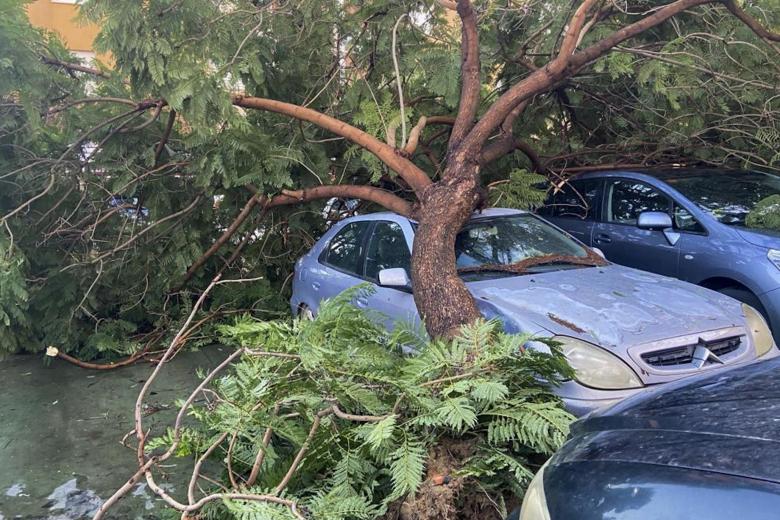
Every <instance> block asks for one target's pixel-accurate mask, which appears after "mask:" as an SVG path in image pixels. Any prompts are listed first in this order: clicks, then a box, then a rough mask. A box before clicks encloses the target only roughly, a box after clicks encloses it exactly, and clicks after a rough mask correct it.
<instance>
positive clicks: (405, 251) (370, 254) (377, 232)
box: [366, 222, 412, 280]
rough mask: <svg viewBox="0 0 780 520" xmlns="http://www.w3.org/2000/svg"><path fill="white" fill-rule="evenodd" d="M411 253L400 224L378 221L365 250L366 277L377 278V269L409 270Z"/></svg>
mask: <svg viewBox="0 0 780 520" xmlns="http://www.w3.org/2000/svg"><path fill="white" fill-rule="evenodd" d="M411 264H412V255H411V253H410V252H409V246H407V245H406V238H405V237H404V232H403V230H402V229H401V226H399V225H398V224H396V223H395V222H378V223H377V224H376V225H375V226H374V233H373V234H372V235H371V239H370V240H369V242H368V249H367V250H366V278H370V279H372V280H378V279H379V271H381V270H382V269H392V268H394V267H403V268H404V269H406V272H407V274H408V273H409V272H410V268H411Z"/></svg>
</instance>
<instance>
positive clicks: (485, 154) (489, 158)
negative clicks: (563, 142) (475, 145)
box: [481, 134, 545, 173]
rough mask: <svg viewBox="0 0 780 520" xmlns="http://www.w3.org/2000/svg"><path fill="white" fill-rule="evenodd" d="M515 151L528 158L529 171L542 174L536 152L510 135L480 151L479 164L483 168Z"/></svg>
mask: <svg viewBox="0 0 780 520" xmlns="http://www.w3.org/2000/svg"><path fill="white" fill-rule="evenodd" d="M515 150H519V151H521V152H523V154H525V156H526V157H528V160H529V161H530V162H531V169H532V170H533V171H534V172H536V173H544V170H545V168H544V165H543V164H542V160H541V158H540V157H539V154H538V153H537V152H536V150H535V149H534V148H533V147H532V146H531V145H530V144H528V143H526V142H525V141H520V140H519V139H517V138H515V136H514V135H512V134H507V135H506V136H505V137H503V138H501V139H500V140H497V141H496V142H494V143H491V144H489V145H488V146H486V147H485V148H484V150H482V160H481V164H482V165H483V166H484V165H486V164H489V163H491V162H493V161H495V160H496V159H500V158H501V157H503V156H505V155H507V154H509V153H512V152H513V151H515Z"/></svg>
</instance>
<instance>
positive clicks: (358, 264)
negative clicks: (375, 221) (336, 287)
mask: <svg viewBox="0 0 780 520" xmlns="http://www.w3.org/2000/svg"><path fill="white" fill-rule="evenodd" d="M368 226H369V223H368V222H352V223H351V224H347V225H346V226H344V229H342V230H341V231H339V232H338V233H337V234H336V236H334V237H333V238H332V239H331V241H330V243H329V244H328V247H327V248H326V249H325V251H324V252H323V256H321V257H320V259H321V260H322V261H324V262H325V263H326V264H328V265H330V266H331V267H335V268H336V269H339V270H341V271H346V272H348V273H352V274H355V275H357V276H363V242H364V236H365V233H366V230H367V229H368Z"/></svg>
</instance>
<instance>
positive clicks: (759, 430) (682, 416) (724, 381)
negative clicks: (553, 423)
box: [511, 359, 780, 520]
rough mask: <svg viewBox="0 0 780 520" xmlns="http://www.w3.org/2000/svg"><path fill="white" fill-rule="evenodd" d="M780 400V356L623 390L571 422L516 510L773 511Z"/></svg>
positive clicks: (582, 516)
mask: <svg viewBox="0 0 780 520" xmlns="http://www.w3.org/2000/svg"><path fill="white" fill-rule="evenodd" d="M779 404H780V359H775V360H772V361H769V362H767V363H757V364H753V365H750V366H746V367H740V368H737V369H735V370H726V371H723V372H720V373H715V374H709V375H707V376H702V377H697V378H691V379H688V380H686V381H685V382H681V383H674V384H671V385H666V386H665V387H663V388H659V389H656V390H650V391H648V392H646V393H644V394H643V395H641V396H636V397H633V398H631V399H626V400H625V401H623V402H622V403H620V404H618V405H617V406H615V407H613V408H610V409H609V410H605V411H602V412H597V413H595V414H593V415H591V416H588V417H587V418H585V419H583V420H581V421H579V422H577V423H575V424H574V425H573V426H572V430H571V437H570V438H569V440H568V441H567V442H566V444H564V446H563V447H562V448H561V449H560V450H559V451H558V452H557V453H556V454H555V455H554V456H553V457H552V459H550V461H549V462H548V463H547V464H545V466H544V467H543V469H542V470H540V471H539V473H537V476H536V477H535V478H534V480H533V481H532V483H531V485H530V486H529V487H528V490H527V492H526V495H525V501H524V503H523V508H522V512H521V513H520V515H519V519H520V520H677V519H680V520H683V519H684V520H734V519H744V520H776V519H777V518H779V517H780V465H778V464H777V460H778V458H780V422H778V420H777V409H778V405H779ZM511 518H513V519H514V520H517V518H518V516H517V515H516V513H515V515H514V516H512V517H511Z"/></svg>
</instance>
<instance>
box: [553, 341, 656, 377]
mask: <svg viewBox="0 0 780 520" xmlns="http://www.w3.org/2000/svg"><path fill="white" fill-rule="evenodd" d="M553 340H555V341H557V342H558V343H560V344H561V351H562V352H563V355H564V356H566V361H568V362H569V365H571V367H572V368H573V369H574V372H575V378H576V379H577V381H579V382H580V383H582V384H583V385H585V386H589V387H591V388H596V389H600V390H626V389H629V388H641V387H642V386H643V385H642V381H641V380H640V379H639V377H638V376H637V375H636V373H634V371H633V370H631V367H629V366H628V365H626V364H625V363H624V362H623V360H621V359H620V358H619V357H617V356H615V355H613V354H610V353H609V352H607V351H606V350H604V349H603V348H601V347H597V346H596V345H592V344H590V343H588V342H586V341H582V340H579V339H575V338H570V337H568V336H555V337H554V338H553Z"/></svg>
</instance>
